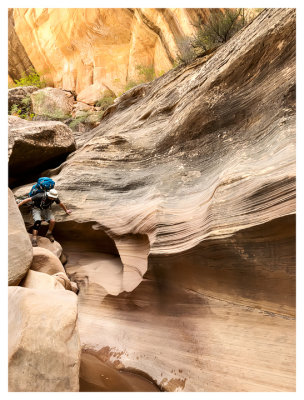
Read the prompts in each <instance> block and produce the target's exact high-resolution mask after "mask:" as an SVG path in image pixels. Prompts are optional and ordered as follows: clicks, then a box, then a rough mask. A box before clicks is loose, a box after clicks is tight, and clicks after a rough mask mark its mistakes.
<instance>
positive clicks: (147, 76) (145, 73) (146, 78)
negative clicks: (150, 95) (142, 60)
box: [136, 65, 155, 83]
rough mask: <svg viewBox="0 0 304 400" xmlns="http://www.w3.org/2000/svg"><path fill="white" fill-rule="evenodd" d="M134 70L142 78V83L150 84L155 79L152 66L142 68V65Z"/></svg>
mask: <svg viewBox="0 0 304 400" xmlns="http://www.w3.org/2000/svg"><path fill="white" fill-rule="evenodd" d="M136 69H137V71H138V73H139V75H140V76H141V77H142V82H140V83H145V82H151V81H153V79H155V70H154V66H153V65H149V66H144V65H137V66H136Z"/></svg>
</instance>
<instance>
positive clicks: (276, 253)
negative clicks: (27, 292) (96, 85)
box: [16, 9, 295, 391]
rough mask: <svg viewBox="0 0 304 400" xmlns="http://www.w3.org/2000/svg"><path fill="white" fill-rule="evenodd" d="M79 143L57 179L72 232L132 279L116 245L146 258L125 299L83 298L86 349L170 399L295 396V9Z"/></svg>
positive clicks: (171, 77) (162, 81) (267, 17)
mask: <svg viewBox="0 0 304 400" xmlns="http://www.w3.org/2000/svg"><path fill="white" fill-rule="evenodd" d="M83 143H84V144H83V146H82V147H81V148H79V149H78V150H77V151H76V152H75V153H74V154H73V155H72V156H70V157H69V159H68V160H67V161H66V163H65V164H64V165H62V166H61V167H60V168H58V169H56V170H55V171H54V174H53V178H54V179H55V180H56V188H57V189H58V191H59V192H60V196H61V198H62V199H64V201H67V202H68V203H69V208H71V209H72V210H73V214H72V215H71V216H70V217H69V221H70V222H69V223H70V224H73V223H74V224H78V225H82V226H84V225H86V224H87V225H86V226H87V227H88V229H87V230H86V231H85V233H86V234H87V233H89V232H91V233H92V231H93V230H96V229H97V230H98V229H99V231H100V232H102V231H104V232H105V233H106V234H107V235H108V236H109V237H110V238H112V240H113V241H115V243H116V252H115V251H113V249H112V253H111V254H113V255H114V254H116V255H117V253H119V255H120V259H121V261H122V264H123V271H124V270H127V268H126V266H127V265H128V263H129V261H130V260H131V261H132V263H133V265H134V260H135V259H136V256H137V248H135V249H133V250H132V254H131V253H130V250H129V249H130V248H131V247H129V246H123V245H122V246H120V238H122V239H123V238H125V237H128V236H129V235H134V236H133V237H140V238H147V239H148V241H149V246H148V245H147V246H146V243H145V245H144V246H143V245H142V243H140V245H139V248H140V249H142V251H140V252H139V254H140V257H139V259H138V262H135V266H137V267H138V271H143V274H144V269H145V268H146V267H145V266H144V265H145V264H144V262H143V259H142V255H143V254H148V259H147V268H148V270H147V272H146V273H145V274H144V275H143V276H142V278H140V279H139V280H138V282H137V283H136V285H134V286H133V288H132V289H130V288H129V289H128V290H129V291H126V290H124V291H121V292H120V293H119V294H109V292H107V291H106V289H105V287H106V285H109V280H110V283H111V280H112V282H114V281H115V279H116V278H117V274H116V273H113V275H112V277H111V271H109V273H108V274H107V277H106V282H104V283H103V282H102V279H101V280H99V282H98V286H97V285H95V284H94V282H93V283H92V285H90V280H87V281H86V285H82V286H81V285H80V293H79V299H80V303H79V328H80V338H81V342H82V348H83V349H84V350H87V351H89V352H91V353H94V355H96V356H97V357H102V361H103V362H106V363H107V365H108V366H110V367H111V368H112V369H116V370H117V369H118V370H128V369H132V368H135V369H139V370H140V371H142V372H145V373H147V374H148V375H149V376H151V377H152V379H154V380H155V382H156V383H157V385H158V386H159V387H160V388H161V389H162V390H167V391H294V390H295V284H294V281H295V216H294V214H295V10H294V9H270V10H265V11H264V12H262V13H261V14H260V15H259V16H258V17H257V18H256V19H255V20H254V21H253V22H252V23H251V24H250V25H249V26H248V27H247V28H246V29H244V30H243V31H241V32H239V33H238V34H237V35H235V36H234V37H233V38H232V39H231V40H230V41H229V42H228V43H227V44H226V45H224V46H222V47H220V48H219V49H218V50H217V51H216V52H215V54H213V55H212V56H209V57H206V58H204V59H198V60H196V61H195V62H194V63H193V64H191V65H188V66H187V67H185V68H178V69H175V70H172V71H170V72H169V73H168V74H166V75H164V76H162V77H161V78H159V79H157V80H156V81H154V82H152V83H150V84H148V85H141V86H140V87H136V88H134V89H133V90H131V91H129V92H127V93H126V94H125V95H123V96H122V97H121V98H120V99H119V100H118V101H117V102H116V103H115V104H114V105H113V106H111V107H109V108H108V110H107V111H106V112H105V114H104V118H103V120H102V121H101V124H100V125H99V127H97V128H96V129H94V130H93V131H92V132H90V133H88V134H86V140H85V141H84V142H83ZM22 190H25V189H22V188H20V189H18V190H17V191H16V193H17V192H18V193H21V192H22ZM56 218H57V221H58V222H57V225H56V229H60V227H62V229H63V230H64V227H67V222H65V219H64V217H63V216H61V215H60V214H57V213H56ZM71 226H72V225H71ZM92 228H93V229H92ZM69 234H70V232H67V233H66V239H65V238H64V234H63V237H62V238H60V239H58V240H60V243H62V246H63V248H64V249H65V241H67V242H68V241H69V238H68V236H69ZM100 234H101V233H100ZM98 244H99V252H102V251H104V253H107V251H106V249H108V247H107V246H106V245H104V242H98ZM89 245H90V246H91V243H90V242H89ZM103 245H104V248H103ZM89 248H91V247H89ZM89 248H88V249H89ZM124 248H125V251H126V253H125V255H124V254H123V249H124ZM71 249H72V247H71ZM88 249H87V251H88ZM121 249H122V250H121ZM76 250H77V247H76V246H75V248H74V251H76ZM78 250H80V249H78ZM84 251H86V249H85V248H84ZM121 251H122V254H120V252H121ZM123 259H125V260H126V261H125V263H126V265H124V262H123ZM143 266H144V268H143V269H141V268H142V267H143ZM66 267H67V272H68V273H69V263H68V264H67V266H66ZM72 267H73V266H72V265H71V268H72ZM125 268H126V269H125ZM73 272H75V271H73ZM114 272H115V271H114ZM84 275H85V273H84ZM81 279H82V278H81ZM83 280H84V281H85V279H83ZM84 289H85V290H84ZM88 326H90V329H88ZM143 332H144V334H143ZM106 349H107V351H106ZM104 352H106V356H102V355H103V354H104ZM100 359H101V358H100Z"/></svg>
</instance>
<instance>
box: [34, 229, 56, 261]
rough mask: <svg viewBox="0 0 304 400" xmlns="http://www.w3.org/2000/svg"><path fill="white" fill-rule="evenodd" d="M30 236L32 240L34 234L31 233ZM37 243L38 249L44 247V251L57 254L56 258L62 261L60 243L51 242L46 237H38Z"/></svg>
mask: <svg viewBox="0 0 304 400" xmlns="http://www.w3.org/2000/svg"><path fill="white" fill-rule="evenodd" d="M28 235H29V238H30V240H32V234H30V233H29V234H28ZM37 243H38V247H42V248H43V249H47V250H49V251H51V252H52V253H53V254H55V256H56V257H58V258H59V259H60V257H61V255H62V247H61V245H60V243H58V242H56V240H55V241H54V242H51V241H50V240H49V239H47V238H46V237H44V236H37Z"/></svg>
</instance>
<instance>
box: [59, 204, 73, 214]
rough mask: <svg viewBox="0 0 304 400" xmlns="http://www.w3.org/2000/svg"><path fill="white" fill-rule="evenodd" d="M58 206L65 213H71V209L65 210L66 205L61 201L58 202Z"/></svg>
mask: <svg viewBox="0 0 304 400" xmlns="http://www.w3.org/2000/svg"><path fill="white" fill-rule="evenodd" d="M59 205H60V207H61V208H62V209H63V210H64V211H65V212H66V213H67V214H71V212H72V211H71V210H67V208H66V206H65V205H64V204H63V203H61V202H60V203H59Z"/></svg>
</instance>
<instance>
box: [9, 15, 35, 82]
mask: <svg viewBox="0 0 304 400" xmlns="http://www.w3.org/2000/svg"><path fill="white" fill-rule="evenodd" d="M13 12H14V11H13V9H12V8H10V9H9V10H8V53H9V56H8V69H9V77H10V79H11V80H14V79H20V78H21V77H22V74H23V73H24V72H30V70H31V69H32V68H34V66H33V64H32V62H31V60H30V59H29V56H28V54H27V52H26V50H25V49H24V47H23V44H22V43H21V42H20V39H19V37H18V35H17V33H16V31H15V21H14V16H13Z"/></svg>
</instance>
